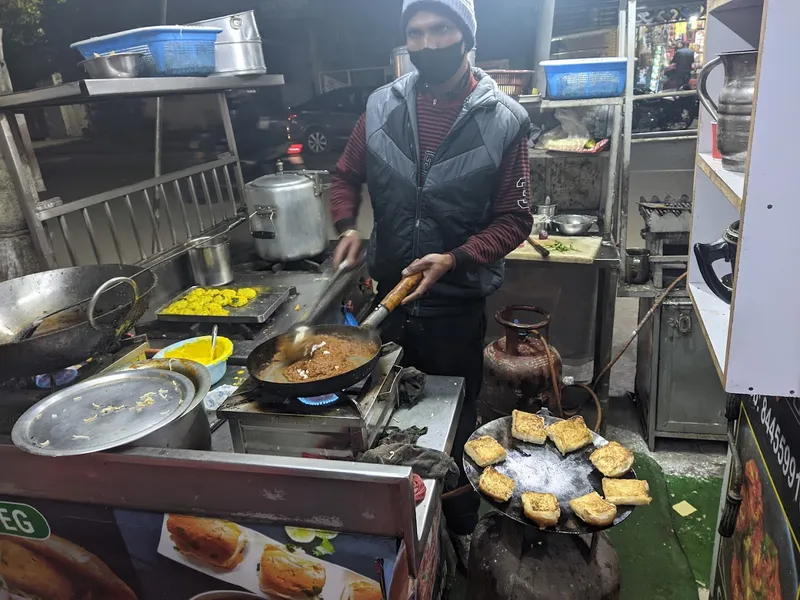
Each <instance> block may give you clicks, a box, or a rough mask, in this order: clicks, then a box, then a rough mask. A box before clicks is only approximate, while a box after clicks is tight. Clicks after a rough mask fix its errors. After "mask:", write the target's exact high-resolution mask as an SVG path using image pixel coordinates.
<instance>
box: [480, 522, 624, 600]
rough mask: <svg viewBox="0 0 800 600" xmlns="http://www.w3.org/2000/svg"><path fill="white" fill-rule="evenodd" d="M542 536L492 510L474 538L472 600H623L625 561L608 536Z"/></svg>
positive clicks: (481, 523)
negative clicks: (621, 568) (593, 540)
mask: <svg viewBox="0 0 800 600" xmlns="http://www.w3.org/2000/svg"><path fill="white" fill-rule="evenodd" d="M596 537H597V539H596V547H595V548H594V549H592V548H591V536H577V535H559V534H548V533H542V532H540V531H539V530H538V529H536V528H535V527H526V526H524V525H521V524H519V523H517V522H515V521H512V520H511V519H508V518H506V517H504V516H503V515H501V514H499V513H496V512H492V513H489V514H488V515H486V516H485V517H483V518H482V519H481V520H480V522H479V523H478V526H477V527H476V528H475V532H474V533H473V535H472V546H471V547H470V555H469V593H468V596H467V598H468V599H469V600H494V599H497V600H500V599H502V600H617V598H619V590H620V571H619V560H618V558H617V553H616V551H615V550H614V547H613V546H612V545H611V542H610V540H609V539H608V536H606V535H605V534H603V533H600V534H596Z"/></svg>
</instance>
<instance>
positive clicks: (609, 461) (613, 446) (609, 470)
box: [589, 442, 633, 477]
mask: <svg viewBox="0 0 800 600" xmlns="http://www.w3.org/2000/svg"><path fill="white" fill-rule="evenodd" d="M589 460H590V461H592V464H593V465H594V468H595V469H597V470H598V471H600V472H601V473H602V474H603V475H605V476H606V477H622V476H623V475H625V474H626V473H627V472H628V471H630V470H631V469H632V468H633V452H631V451H630V450H628V449H627V448H626V447H625V446H623V445H622V444H620V443H618V442H609V443H608V444H606V445H605V446H603V447H602V448H598V449H597V450H595V451H594V452H592V453H591V455H589Z"/></svg>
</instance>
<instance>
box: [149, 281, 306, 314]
mask: <svg viewBox="0 0 800 600" xmlns="http://www.w3.org/2000/svg"><path fill="white" fill-rule="evenodd" d="M235 284H236V282H235V281H234V283H233V284H231V285H226V286H223V288H224V289H234V288H240V287H252V288H253V289H254V290H256V292H258V295H257V296H256V297H255V298H253V299H252V300H251V301H250V302H249V303H248V304H247V305H245V306H242V307H241V308H235V307H231V306H226V307H225V308H226V310H229V311H230V314H229V315H228V316H226V317H214V316H202V315H165V314H163V313H162V312H161V311H163V310H165V309H166V308H167V307H168V306H169V305H170V304H172V303H173V302H177V301H178V300H182V299H183V298H184V297H186V296H187V295H188V294H189V293H190V292H191V291H192V290H195V289H197V288H199V287H202V286H199V285H195V286H192V287H190V288H189V289H188V290H185V291H183V292H181V293H180V294H178V295H177V296H176V297H175V298H173V299H172V300H170V301H169V302H167V303H166V304H164V306H162V307H160V308H159V309H158V310H157V311H156V318H158V320H159V321H169V322H172V323H245V324H260V323H264V322H265V321H266V320H267V319H269V318H270V317H271V316H272V315H273V314H274V313H275V311H276V310H278V308H280V306H281V305H282V304H283V303H284V302H286V300H287V299H288V298H289V296H290V295H291V293H292V288H278V289H271V288H265V287H263V286H257V285H235Z"/></svg>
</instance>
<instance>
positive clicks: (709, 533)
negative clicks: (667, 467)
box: [667, 475, 722, 587]
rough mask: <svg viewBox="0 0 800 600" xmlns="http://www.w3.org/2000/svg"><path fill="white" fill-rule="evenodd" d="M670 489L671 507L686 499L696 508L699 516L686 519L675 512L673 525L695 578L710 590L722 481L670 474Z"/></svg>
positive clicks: (695, 515)
mask: <svg viewBox="0 0 800 600" xmlns="http://www.w3.org/2000/svg"><path fill="white" fill-rule="evenodd" d="M667 487H668V488H669V493H670V504H677V503H678V502H680V501H681V500H686V501H687V502H688V503H689V504H691V505H692V506H694V507H695V508H696V509H697V512H696V513H692V514H691V515H689V516H688V517H685V518H684V517H681V516H680V515H679V514H678V513H676V512H675V511H672V513H671V514H672V523H673V528H674V529H675V533H676V534H677V535H678V539H679V540H680V542H681V546H683V550H684V551H685V552H686V557H687V558H688V559H689V564H690V565H691V567H692V571H693V572H694V578H695V579H696V580H697V582H698V583H700V584H702V585H703V586H704V587H708V584H709V578H710V576H711V559H712V556H713V553H714V533H715V531H716V527H717V513H718V511H719V498H720V493H721V492H722V479H721V478H719V477H710V478H708V479H697V478H694V477H680V476H672V475H667Z"/></svg>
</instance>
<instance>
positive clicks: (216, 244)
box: [189, 236, 233, 287]
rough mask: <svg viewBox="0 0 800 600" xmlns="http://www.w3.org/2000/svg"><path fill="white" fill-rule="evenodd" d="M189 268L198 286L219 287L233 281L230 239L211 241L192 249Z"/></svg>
mask: <svg viewBox="0 0 800 600" xmlns="http://www.w3.org/2000/svg"><path fill="white" fill-rule="evenodd" d="M189 266H190V267H191V270H192V277H193V278H194V282H195V283H196V284H197V285H200V286H203V287H206V286H219V285H226V284H228V283H230V282H231V281H233V266H232V264H231V247H230V238H228V237H227V236H224V237H221V238H220V237H218V238H214V239H209V240H208V241H206V242H203V243H201V244H199V245H197V246H194V247H193V248H190V249H189Z"/></svg>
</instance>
